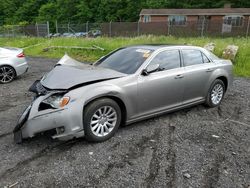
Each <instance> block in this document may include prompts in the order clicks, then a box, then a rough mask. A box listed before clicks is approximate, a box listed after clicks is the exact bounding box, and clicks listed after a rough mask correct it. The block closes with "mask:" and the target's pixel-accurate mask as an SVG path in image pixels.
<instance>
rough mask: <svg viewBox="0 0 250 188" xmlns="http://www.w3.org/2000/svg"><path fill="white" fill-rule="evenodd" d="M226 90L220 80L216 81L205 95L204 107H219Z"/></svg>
mask: <svg viewBox="0 0 250 188" xmlns="http://www.w3.org/2000/svg"><path fill="white" fill-rule="evenodd" d="M225 91H226V88H225V84H224V82H223V81H222V80H219V79H216V80H215V81H214V82H213V83H212V85H211V87H210V89H209V91H208V94H207V98H206V102H205V104H206V106H208V107H211V108H213V107H216V106H219V105H220V103H221V101H222V99H223V97H224V94H225Z"/></svg>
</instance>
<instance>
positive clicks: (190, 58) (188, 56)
mask: <svg viewBox="0 0 250 188" xmlns="http://www.w3.org/2000/svg"><path fill="white" fill-rule="evenodd" d="M182 55H183V59H184V64H185V66H190V65H198V64H202V63H203V58H202V55H201V52H200V51H199V50H182Z"/></svg>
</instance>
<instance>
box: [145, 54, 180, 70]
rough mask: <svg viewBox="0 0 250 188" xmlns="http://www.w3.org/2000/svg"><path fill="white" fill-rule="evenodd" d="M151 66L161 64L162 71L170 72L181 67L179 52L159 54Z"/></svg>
mask: <svg viewBox="0 0 250 188" xmlns="http://www.w3.org/2000/svg"><path fill="white" fill-rule="evenodd" d="M150 64H159V65H160V68H161V70H169V69H174V68H178V67H180V53H179V50H168V51H163V52H160V53H159V54H157V55H156V56H155V57H154V59H153V60H152V61H151V63H150Z"/></svg>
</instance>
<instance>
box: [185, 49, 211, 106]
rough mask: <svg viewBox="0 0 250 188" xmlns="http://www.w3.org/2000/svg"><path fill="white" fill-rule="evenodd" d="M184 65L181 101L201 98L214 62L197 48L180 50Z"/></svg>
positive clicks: (204, 94) (205, 90)
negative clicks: (183, 86)
mask: <svg viewBox="0 0 250 188" xmlns="http://www.w3.org/2000/svg"><path fill="white" fill-rule="evenodd" d="M181 53H182V57H183V64H184V67H185V74H184V75H185V79H184V83H185V84H184V85H185V88H184V95H183V103H184V104H186V103H190V102H194V101H197V100H202V99H204V97H205V96H206V93H207V88H208V85H209V78H210V76H211V74H212V72H213V71H214V63H213V62H211V61H210V60H209V59H208V58H207V57H206V55H205V54H204V53H203V52H201V51H200V50H197V49H183V50H181Z"/></svg>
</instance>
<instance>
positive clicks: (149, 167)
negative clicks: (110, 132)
mask: <svg viewBox="0 0 250 188" xmlns="http://www.w3.org/2000/svg"><path fill="white" fill-rule="evenodd" d="M28 60H29V62H30V66H31V68H30V71H29V72H28V73H27V74H25V75H24V76H22V77H20V78H18V79H16V80H15V81H14V82H12V83H10V84H8V85H0V187H4V186H10V185H13V184H16V185H15V187H18V186H19V187H85V186H86V187H237V188H238V187H244V188H248V187H249V186H250V103H249V101H250V80H249V79H243V78H237V79H235V81H234V84H233V87H232V88H231V89H230V90H229V92H228V93H227V95H226V96H225V99H224V101H223V102H222V104H221V106H220V107H218V108H213V109H208V108H206V107H204V106H202V105H199V106H195V107H192V108H189V109H185V110H181V111H178V112H174V113H171V114H166V115H163V116H161V117H158V118H154V119H150V120H147V121H142V122H139V123H135V124H132V125H130V126H126V127H122V128H120V129H119V131H118V132H117V134H116V135H115V136H114V137H113V138H111V139H110V140H108V141H106V142H103V143H97V144H94V143H88V142H86V141H85V140H84V138H81V139H76V140H71V141H67V142H65V141H56V140H52V139H50V138H48V137H46V136H39V137H35V138H33V139H30V140H28V141H26V142H24V143H23V144H21V145H16V144H15V143H14V142H13V135H12V130H13V128H14V126H15V123H16V120H17V118H18V116H19V115H20V113H21V112H22V110H23V109H24V108H25V107H26V106H27V105H28V104H29V102H30V100H31V96H32V95H31V94H30V93H28V92H27V90H28V88H29V86H30V85H31V84H32V83H33V82H34V81H35V80H36V79H39V78H40V77H41V76H42V75H43V74H44V73H45V72H47V71H49V70H50V69H52V67H53V65H54V64H55V63H56V60H53V59H52V60H51V59H44V58H28Z"/></svg>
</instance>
